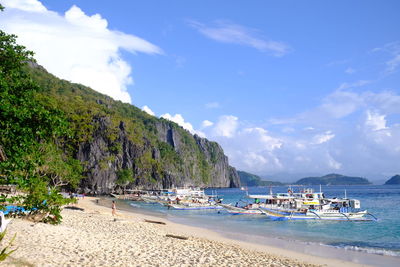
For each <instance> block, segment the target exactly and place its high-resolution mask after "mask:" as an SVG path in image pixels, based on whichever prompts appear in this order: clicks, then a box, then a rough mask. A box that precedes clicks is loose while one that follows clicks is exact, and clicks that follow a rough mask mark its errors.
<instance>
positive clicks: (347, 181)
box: [295, 173, 371, 185]
mask: <svg viewBox="0 0 400 267" xmlns="http://www.w3.org/2000/svg"><path fill="white" fill-rule="evenodd" d="M295 184H298V185H368V184H371V182H370V181H368V180H367V179H366V178H363V177H351V176H345V175H341V174H336V173H331V174H327V175H325V176H321V177H305V178H302V179H300V180H298V181H297V182H296V183H295Z"/></svg>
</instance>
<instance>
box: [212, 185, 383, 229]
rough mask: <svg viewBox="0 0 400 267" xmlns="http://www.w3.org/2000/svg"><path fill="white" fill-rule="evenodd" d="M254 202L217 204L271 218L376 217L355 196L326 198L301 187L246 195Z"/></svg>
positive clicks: (330, 218) (233, 210)
mask: <svg viewBox="0 0 400 267" xmlns="http://www.w3.org/2000/svg"><path fill="white" fill-rule="evenodd" d="M247 197H248V198H249V199H253V200H254V203H249V204H247V205H245V206H241V207H240V206H239V205H238V203H236V205H232V204H228V205H226V204H220V205H222V206H223V207H224V208H225V209H226V210H227V211H228V212H229V213H231V214H252V215H266V216H268V217H269V218H271V219H273V220H282V221H283V220H339V221H341V220H346V221H348V220H353V221H368V220H376V217H375V216H373V215H372V214H370V213H368V211H366V210H361V203H360V201H359V200H357V199H349V198H347V197H345V198H336V197H335V198H327V197H325V195H324V193H323V192H321V190H320V192H314V191H313V189H304V190H301V191H300V192H297V193H294V192H293V190H292V189H291V188H289V189H288V192H287V193H276V194H273V193H272V192H270V193H269V194H266V195H248V196H247Z"/></svg>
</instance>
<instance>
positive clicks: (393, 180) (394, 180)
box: [385, 174, 400, 184]
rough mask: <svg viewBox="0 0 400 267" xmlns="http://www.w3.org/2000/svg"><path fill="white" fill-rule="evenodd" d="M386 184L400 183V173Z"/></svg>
mask: <svg viewBox="0 0 400 267" xmlns="http://www.w3.org/2000/svg"><path fill="white" fill-rule="evenodd" d="M385 184H400V175H398V174H397V175H395V176H393V177H392V178H390V179H389V180H387V181H386V183H385Z"/></svg>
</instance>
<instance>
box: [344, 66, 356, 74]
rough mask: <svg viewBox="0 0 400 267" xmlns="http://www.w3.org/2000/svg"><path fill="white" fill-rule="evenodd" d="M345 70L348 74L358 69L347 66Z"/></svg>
mask: <svg viewBox="0 0 400 267" xmlns="http://www.w3.org/2000/svg"><path fill="white" fill-rule="evenodd" d="M344 72H345V73H347V74H353V73H355V72H356V70H355V69H353V68H351V67H349V68H347V69H346V70H345V71H344Z"/></svg>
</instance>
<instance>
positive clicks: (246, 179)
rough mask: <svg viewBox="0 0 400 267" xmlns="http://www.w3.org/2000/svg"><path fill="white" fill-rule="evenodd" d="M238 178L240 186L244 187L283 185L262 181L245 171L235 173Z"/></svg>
mask: <svg viewBox="0 0 400 267" xmlns="http://www.w3.org/2000/svg"><path fill="white" fill-rule="evenodd" d="M237 172H238V174H239V178H240V184H241V185H244V186H270V185H283V184H282V183H281V182H275V181H266V180H262V179H261V177H260V176H258V175H255V174H252V173H248V172H245V171H237Z"/></svg>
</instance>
